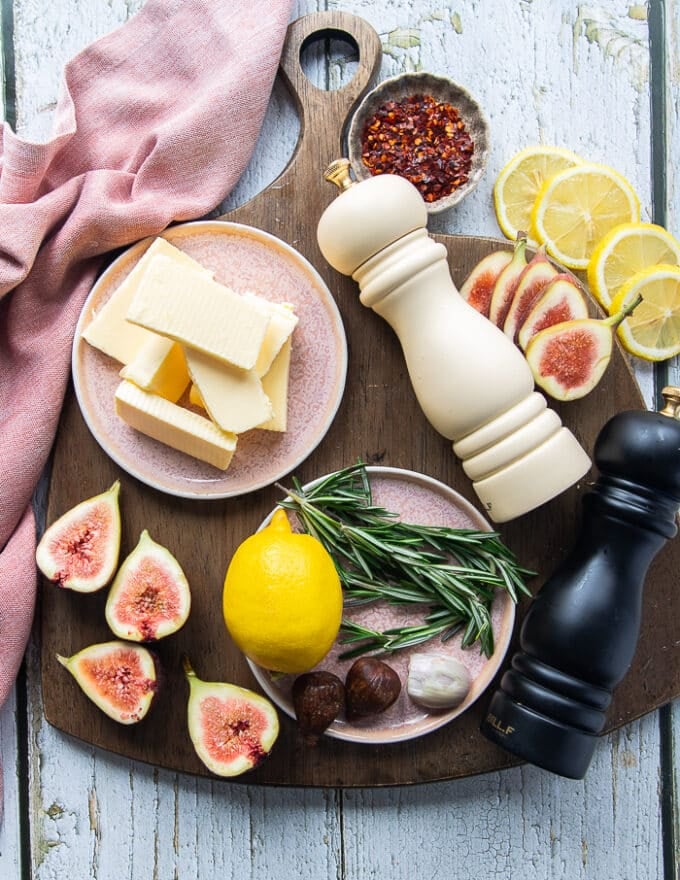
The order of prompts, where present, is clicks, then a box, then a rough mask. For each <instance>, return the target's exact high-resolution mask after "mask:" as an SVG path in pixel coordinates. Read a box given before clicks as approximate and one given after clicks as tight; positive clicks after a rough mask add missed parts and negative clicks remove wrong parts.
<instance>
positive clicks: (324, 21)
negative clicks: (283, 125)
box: [278, 11, 382, 183]
mask: <svg viewBox="0 0 680 880" xmlns="http://www.w3.org/2000/svg"><path fill="white" fill-rule="evenodd" d="M325 37H337V38H340V39H342V38H345V39H347V38H349V40H350V41H351V42H354V43H356V45H357V47H358V50H359V63H358V67H357V70H356V72H355V75H354V76H353V78H352V80H351V81H350V82H348V83H347V84H346V85H344V86H343V87H342V88H340V89H335V90H333V91H326V90H324V89H320V88H318V87H317V86H315V85H314V84H313V83H312V82H311V81H310V80H309V78H308V77H307V75H306V74H305V72H304V70H303V69H302V65H301V63H300V56H301V54H302V52H303V50H304V49H305V48H306V46H308V45H309V44H310V43H311V42H313V41H315V40H318V39H323V38H325ZM381 58H382V47H381V43H380V37H379V36H378V34H377V33H376V32H375V30H374V29H373V28H372V27H371V25H370V24H369V23H368V22H367V21H365V20H364V19H362V18H359V17H358V16H356V15H350V14H349V13H347V12H338V11H329V12H315V13H312V14H311V15H305V16H302V17H301V18H298V19H297V20H296V21H294V22H293V23H292V24H291V25H290V26H289V28H288V33H287V35H286V41H285V43H284V47H283V52H282V55H281V68H280V72H281V75H282V77H283V79H284V81H285V83H286V85H287V86H288V88H289V90H290V93H291V95H292V96H293V100H294V101H295V103H296V107H297V110H298V113H299V116H300V137H299V140H298V143H297V146H296V148H295V151H294V153H293V156H292V157H291V160H290V162H289V164H288V166H287V167H286V169H285V170H284V172H283V174H282V175H281V177H280V178H279V181H278V182H279V183H281V182H282V178H285V177H287V176H290V175H292V173H293V169H294V167H295V165H297V164H298V163H299V162H300V161H301V160H302V158H303V157H307V159H308V160H312V161H313V163H314V165H315V166H316V168H317V172H316V173H318V175H319V177H321V174H322V173H323V171H324V169H325V167H326V165H327V164H328V163H329V162H330V161H332V160H333V159H337V158H338V157H339V156H340V155H341V148H342V135H343V130H344V125H345V120H346V119H347V117H348V115H349V114H350V112H351V111H352V109H353V108H354V106H355V105H356V104H357V103H358V101H359V99H360V98H361V97H362V96H363V95H364V94H365V92H366V91H367V90H368V88H369V85H370V84H371V81H372V79H373V77H374V75H375V74H376V72H377V70H378V68H379V66H380V60H381ZM312 120H313V122H312ZM305 172H306V174H309V173H310V172H311V173H312V175H313V173H314V172H313V169H312V168H310V167H308V168H306V169H305ZM306 179H307V180H309V177H307V178H306Z"/></svg>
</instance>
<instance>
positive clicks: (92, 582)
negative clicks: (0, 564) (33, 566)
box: [35, 480, 120, 593]
mask: <svg viewBox="0 0 680 880" xmlns="http://www.w3.org/2000/svg"><path fill="white" fill-rule="evenodd" d="M119 492H120V483H119V482H118V480H116V482H115V483H114V484H113V486H111V488H110V489H109V490H108V491H106V492H103V493H102V494H101V495H95V497H94V498H88V499H87V500H86V501H81V502H80V504H77V505H76V506H75V507H73V508H71V510H69V511H67V512H66V513H64V514H62V515H61V516H60V517H59V519H58V520H56V521H55V522H53V523H52V525H51V526H50V527H49V528H48V529H47V530H46V531H45V534H44V535H43V536H42V538H41V540H40V543H39V544H38V546H37V548H36V552H35V561H36V563H37V565H38V568H39V569H40V571H41V572H42V573H43V574H44V575H45V577H46V578H47V579H48V580H50V581H53V582H54V583H55V584H58V585H59V586H60V587H63V588H64V589H66V590H74V591H75V592H77V593H94V592H95V591H96V590H101V589H102V587H105V586H106V584H108V582H109V581H110V580H111V578H112V577H113V574H114V572H115V570H116V566H117V565H118V554H119V553H120V506H119V504H118V494H119Z"/></svg>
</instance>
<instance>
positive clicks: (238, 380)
mask: <svg viewBox="0 0 680 880" xmlns="http://www.w3.org/2000/svg"><path fill="white" fill-rule="evenodd" d="M185 355H186V359H187V367H188V368H189V375H190V376H191V379H192V381H193V383H194V385H195V387H196V388H197V389H198V392H199V394H200V396H201V399H202V401H203V406H204V407H205V409H206V410H207V411H208V415H209V416H210V418H211V419H212V420H213V421H214V422H215V423H216V424H217V426H218V427H219V428H221V429H222V430H223V431H232V432H233V433H234V434H242V433H243V432H244V431H249V430H250V429H251V428H255V427H257V425H259V424H260V422H263V421H265V420H266V419H269V418H271V416H272V405H271V403H270V402H269V398H268V397H267V395H266V394H265V393H264V391H263V390H262V382H261V381H260V379H259V377H258V375H257V373H256V372H255V370H240V369H239V368H238V367H232V366H229V365H227V364H222V363H220V362H219V361H217V360H215V358H213V357H210V355H206V354H204V353H203V352H201V351H196V350H195V349H191V348H187V349H186V350H185Z"/></svg>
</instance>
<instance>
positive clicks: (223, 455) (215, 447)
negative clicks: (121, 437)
mask: <svg viewBox="0 0 680 880" xmlns="http://www.w3.org/2000/svg"><path fill="white" fill-rule="evenodd" d="M115 400H116V414H117V415H118V416H120V418H121V419H123V421H125V422H127V423H128V425H130V427H132V428H135V429H136V430H137V431H140V432H141V433H142V434H146V436H147V437H152V438H153V439H154V440H159V441H160V442H161V443H165V444H167V445H168V446H172V447H173V449H178V450H179V451H180V452H185V453H186V454H187V455H191V456H192V457H193V458H198V459H200V460H201V461H205V462H208V464H212V465H214V466H215V467H216V468H219V469H220V470H223V471H225V470H226V469H227V468H228V467H229V464H230V463H231V459H232V457H233V455H234V452H235V450H236V436H235V435H234V434H228V433H225V432H224V431H220V429H219V428H218V427H217V425H215V424H214V423H213V422H211V421H210V419H206V418H204V417H203V416H200V415H198V413H195V412H191V411H190V410H188V409H183V408H182V407H181V406H177V404H176V403H172V402H171V401H169V400H165V398H163V397H159V396H158V395H157V394H151V393H149V392H148V391H144V390H142V389H141V388H138V387H137V386H136V385H133V384H132V382H128V381H127V380H126V379H124V380H123V381H122V382H121V383H120V385H119V386H118V388H117V389H116V397H115Z"/></svg>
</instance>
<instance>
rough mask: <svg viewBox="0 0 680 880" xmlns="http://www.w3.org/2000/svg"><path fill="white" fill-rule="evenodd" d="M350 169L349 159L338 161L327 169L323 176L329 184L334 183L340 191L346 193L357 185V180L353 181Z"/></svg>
mask: <svg viewBox="0 0 680 880" xmlns="http://www.w3.org/2000/svg"><path fill="white" fill-rule="evenodd" d="M349 169H350V162H349V159H336V160H335V161H334V162H331V164H330V165H329V166H328V168H326V170H325V171H324V173H323V176H324V179H325V180H327V181H329V183H334V184H335V185H336V186H337V187H338V189H340V190H343V191H344V190H346V189H349V188H350V186H354V184H355V183H356V180H352V178H351V176H350V173H349Z"/></svg>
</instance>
